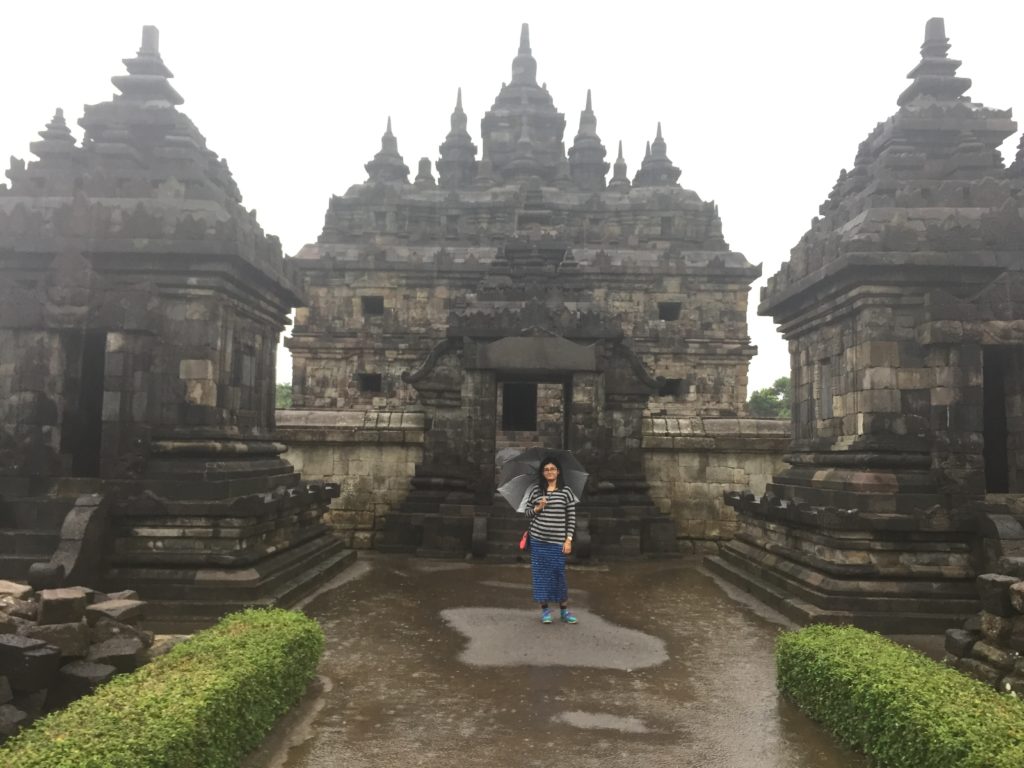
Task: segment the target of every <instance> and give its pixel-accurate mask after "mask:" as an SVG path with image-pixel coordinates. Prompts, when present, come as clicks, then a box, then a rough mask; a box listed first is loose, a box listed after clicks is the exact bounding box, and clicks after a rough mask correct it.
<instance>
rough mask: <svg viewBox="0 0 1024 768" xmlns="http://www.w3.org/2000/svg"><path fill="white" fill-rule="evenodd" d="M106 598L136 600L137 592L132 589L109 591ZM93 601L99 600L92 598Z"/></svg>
mask: <svg viewBox="0 0 1024 768" xmlns="http://www.w3.org/2000/svg"><path fill="white" fill-rule="evenodd" d="M107 599H108V600H138V599H139V593H138V592H136V591H135V590H134V589H122V590H121V591H120V592H110V593H108V594H107ZM93 602H99V601H98V600H94V601H93Z"/></svg>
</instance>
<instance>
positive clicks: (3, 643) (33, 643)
mask: <svg viewBox="0 0 1024 768" xmlns="http://www.w3.org/2000/svg"><path fill="white" fill-rule="evenodd" d="M45 645H46V643H44V642H43V641H42V640H36V639H34V638H31V637H23V636H21V635H12V634H3V635H0V675H6V674H8V672H9V671H11V670H17V669H19V668H20V667H21V665H22V663H23V660H24V656H25V652H26V651H30V650H32V649H33V648H42V647H43V646H45Z"/></svg>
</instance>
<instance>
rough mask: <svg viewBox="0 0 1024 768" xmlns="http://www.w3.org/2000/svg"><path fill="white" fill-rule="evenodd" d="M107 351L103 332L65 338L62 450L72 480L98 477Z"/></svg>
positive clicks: (79, 334)
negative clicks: (67, 461)
mask: <svg viewBox="0 0 1024 768" xmlns="http://www.w3.org/2000/svg"><path fill="white" fill-rule="evenodd" d="M106 352H107V334H106V331H83V332H77V333H69V334H67V335H66V336H65V338H64V354H65V368H64V370H65V371H66V374H65V382H64V385H65V386H64V394H65V403H66V405H65V412H64V418H63V420H62V423H61V451H62V452H63V453H65V454H67V455H69V456H70V457H71V474H72V476H74V477H99V476H100V448H101V446H102V442H103V376H104V371H105V370H106Z"/></svg>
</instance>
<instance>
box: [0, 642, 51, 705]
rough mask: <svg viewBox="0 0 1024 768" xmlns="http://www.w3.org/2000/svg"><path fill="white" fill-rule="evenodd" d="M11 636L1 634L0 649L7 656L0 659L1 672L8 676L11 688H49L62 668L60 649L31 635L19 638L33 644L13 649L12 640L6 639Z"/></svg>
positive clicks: (23, 689) (28, 689)
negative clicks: (11, 660)
mask: <svg viewBox="0 0 1024 768" xmlns="http://www.w3.org/2000/svg"><path fill="white" fill-rule="evenodd" d="M10 637H12V636H11V635H0V651H2V652H3V655H4V657H5V660H3V661H0V672H3V673H4V674H5V675H6V676H7V680H8V682H9V683H10V684H11V688H13V689H14V690H15V691H38V690H40V689H43V688H48V687H49V686H50V683H51V682H52V680H53V677H54V675H56V674H57V670H58V669H59V668H60V661H61V655H60V651H59V650H58V649H57V648H54V647H53V646H51V645H46V644H45V643H43V642H42V641H41V640H35V639H33V638H30V637H23V638H18V639H19V640H23V641H25V643H28V644H31V645H23V646H22V647H21V648H20V649H12V646H11V643H10V641H9V640H6V638H10ZM15 654H16V655H15ZM12 656H13V657H14V661H13V663H9V661H7V659H10V658H11V657H12Z"/></svg>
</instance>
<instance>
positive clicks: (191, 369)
mask: <svg viewBox="0 0 1024 768" xmlns="http://www.w3.org/2000/svg"><path fill="white" fill-rule="evenodd" d="M178 378H180V379H212V378H213V361H212V360H201V359H200V360H182V361H181V362H180V363H179V364H178Z"/></svg>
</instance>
